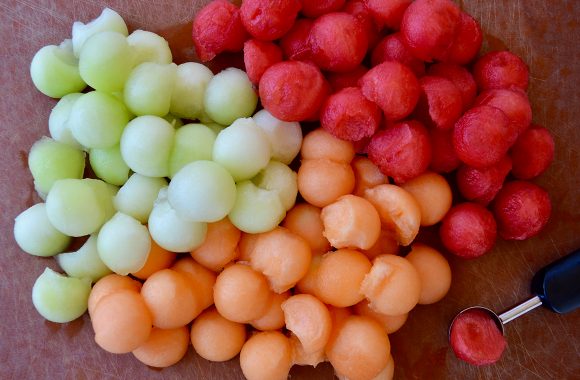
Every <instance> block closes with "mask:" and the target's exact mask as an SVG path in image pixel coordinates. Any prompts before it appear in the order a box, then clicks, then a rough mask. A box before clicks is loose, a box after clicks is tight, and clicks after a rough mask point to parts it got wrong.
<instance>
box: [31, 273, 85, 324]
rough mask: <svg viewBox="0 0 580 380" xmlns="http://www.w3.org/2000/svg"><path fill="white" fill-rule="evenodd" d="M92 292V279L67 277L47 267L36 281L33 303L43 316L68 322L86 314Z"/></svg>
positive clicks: (59, 321)
mask: <svg viewBox="0 0 580 380" xmlns="http://www.w3.org/2000/svg"><path fill="white" fill-rule="evenodd" d="M90 292H91V281H90V280H88V279H86V278H74V277H66V276H63V275H62V274H60V273H56V272H55V271H53V270H52V269H50V268H46V269H45V270H44V272H43V273H42V274H41V275H40V276H38V278H37V279H36V281H35V282H34V286H33V287H32V303H33V305H34V307H35V308H36V310H37V311H38V313H39V314H40V315H42V317H43V318H45V319H47V320H49V321H51V322H56V323H66V322H70V321H73V320H75V319H77V318H78V317H80V316H81V315H83V314H84V312H85V311H86V310H87V307H88V300H89V294H90Z"/></svg>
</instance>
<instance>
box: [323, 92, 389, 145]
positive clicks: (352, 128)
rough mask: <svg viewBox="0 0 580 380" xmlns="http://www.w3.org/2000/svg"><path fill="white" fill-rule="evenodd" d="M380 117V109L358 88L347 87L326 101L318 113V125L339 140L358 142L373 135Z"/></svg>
mask: <svg viewBox="0 0 580 380" xmlns="http://www.w3.org/2000/svg"><path fill="white" fill-rule="evenodd" d="M382 116H383V115H382V113H381V109H380V108H379V107H378V106H377V105H376V104H375V103H373V102H371V101H370V100H368V99H367V98H365V97H364V96H363V94H362V92H361V90H360V89H359V88H358V87H347V88H345V89H342V90H340V91H339V92H337V93H335V94H333V95H331V96H330V97H329V98H328V99H327V100H326V102H325V103H324V105H323V106H322V109H321V111H320V125H321V126H322V128H324V129H325V130H326V131H328V132H330V134H332V135H333V136H335V137H338V138H339V139H343V140H348V141H358V140H361V139H363V138H365V137H370V136H372V135H374V134H375V132H376V131H377V129H379V125H380V123H381V119H382Z"/></svg>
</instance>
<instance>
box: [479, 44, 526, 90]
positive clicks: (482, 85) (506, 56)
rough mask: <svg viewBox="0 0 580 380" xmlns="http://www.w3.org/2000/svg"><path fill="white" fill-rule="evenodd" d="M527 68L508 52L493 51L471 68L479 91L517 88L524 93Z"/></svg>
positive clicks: (519, 59)
mask: <svg viewBox="0 0 580 380" xmlns="http://www.w3.org/2000/svg"><path fill="white" fill-rule="evenodd" d="M529 74H530V72H529V70H528V66H527V65H526V64H525V63H524V61H523V60H522V59H521V58H520V57H518V56H517V55H515V54H513V53H510V52H509V51H493V52H490V53H487V54H486V55H484V56H483V57H481V58H479V59H478V60H477V62H475V65H474V66H473V76H474V77H475V82H476V83H477V85H478V86H479V89H480V90H482V91H483V90H489V89H493V88H510V87H511V86H515V87H519V88H521V89H522V90H524V91H526V90H527V89H528V81H529Z"/></svg>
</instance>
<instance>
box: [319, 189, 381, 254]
mask: <svg viewBox="0 0 580 380" xmlns="http://www.w3.org/2000/svg"><path fill="white" fill-rule="evenodd" d="M321 217H322V223H323V224H324V236H325V237H326V238H327V239H328V241H329V242H330V244H332V246H333V247H335V248H359V249H369V248H371V247H372V246H373V245H374V244H375V243H376V242H377V240H378V238H379V235H380V233H381V219H380V218H379V213H378V212H377V210H376V209H375V207H374V206H373V205H372V204H371V203H370V202H369V201H367V200H366V199H364V198H361V197H358V196H356V195H352V194H348V195H343V196H342V197H340V198H338V199H337V200H336V201H335V202H333V203H331V204H329V205H328V206H326V207H325V208H323V209H322V214H321Z"/></svg>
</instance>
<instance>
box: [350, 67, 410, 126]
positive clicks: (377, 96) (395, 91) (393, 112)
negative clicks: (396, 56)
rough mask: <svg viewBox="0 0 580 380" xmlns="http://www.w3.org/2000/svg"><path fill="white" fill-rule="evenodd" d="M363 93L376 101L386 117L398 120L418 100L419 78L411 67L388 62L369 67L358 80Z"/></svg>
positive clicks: (407, 113)
mask: <svg viewBox="0 0 580 380" xmlns="http://www.w3.org/2000/svg"><path fill="white" fill-rule="evenodd" d="M359 86H360V87H361V90H362V93H363V95H364V96H366V98H367V99H369V100H370V101H373V102H375V103H377V105H378V106H379V107H381V109H382V110H383V113H384V115H385V118H386V119H387V120H391V121H397V120H401V119H403V118H405V117H407V116H409V115H410V114H411V112H412V111H413V109H414V108H415V105H416V104H417V101H418V100H419V93H420V90H421V89H420V87H419V81H418V80H417V77H416V76H415V74H413V72H412V71H411V69H409V68H408V67H407V66H405V65H403V64H402V63H399V62H393V61H387V62H383V63H381V64H380V65H377V66H375V67H373V68H372V69H370V70H369V72H368V73H366V74H365V75H364V76H363V77H362V78H361V80H360V81H359Z"/></svg>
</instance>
